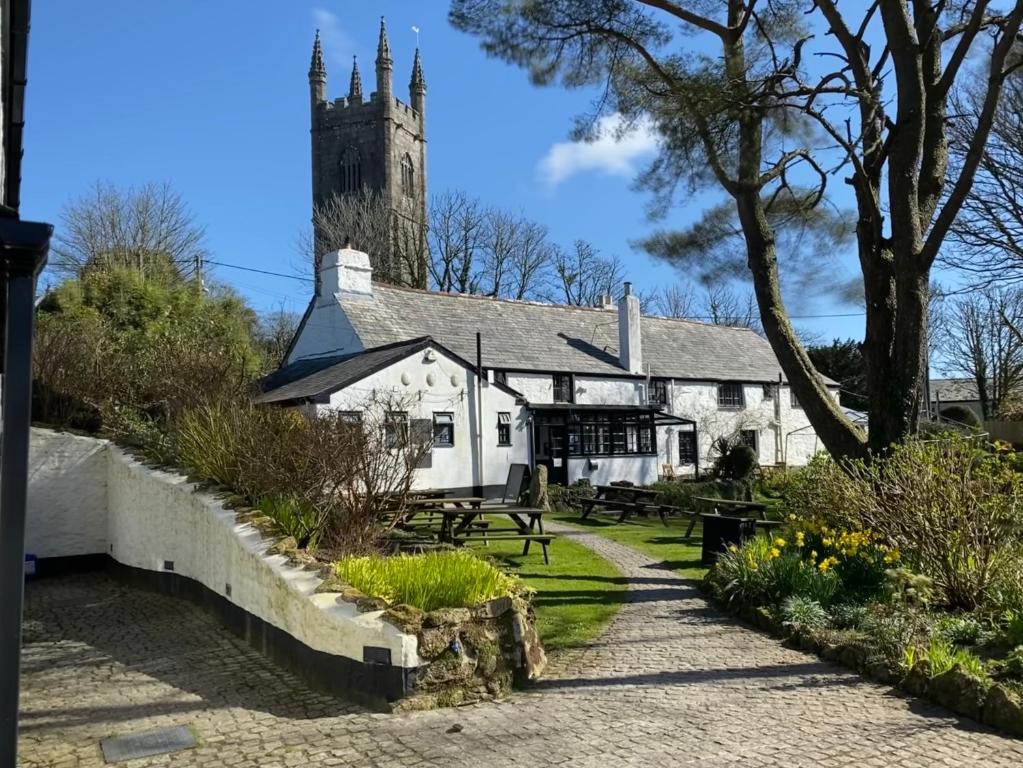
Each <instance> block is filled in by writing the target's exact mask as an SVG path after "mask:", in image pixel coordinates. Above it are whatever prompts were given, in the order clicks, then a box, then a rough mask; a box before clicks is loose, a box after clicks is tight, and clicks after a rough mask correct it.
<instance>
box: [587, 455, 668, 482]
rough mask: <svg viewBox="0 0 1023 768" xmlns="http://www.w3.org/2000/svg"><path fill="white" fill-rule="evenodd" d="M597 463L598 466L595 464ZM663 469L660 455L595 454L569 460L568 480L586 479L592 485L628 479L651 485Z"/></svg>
mask: <svg viewBox="0 0 1023 768" xmlns="http://www.w3.org/2000/svg"><path fill="white" fill-rule="evenodd" d="M594 464H596V467H594V466H593V465H594ZM660 469H661V462H660V458H659V457H658V456H594V457H593V458H592V460H591V459H589V458H572V459H569V460H568V482H569V484H572V483H574V482H576V481H577V480H581V479H586V480H589V481H590V485H609V484H610V483H612V482H615V481H618V480H628V481H629V482H631V483H635V484H636V485H650V483H653V482H654V481H656V480H657V475H658V474H659V472H660Z"/></svg>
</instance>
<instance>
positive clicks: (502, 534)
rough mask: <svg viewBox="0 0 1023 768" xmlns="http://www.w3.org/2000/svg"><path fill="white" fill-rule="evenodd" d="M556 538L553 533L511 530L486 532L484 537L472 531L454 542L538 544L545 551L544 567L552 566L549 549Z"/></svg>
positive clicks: (459, 535) (461, 535)
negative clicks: (521, 542) (520, 542)
mask: <svg viewBox="0 0 1023 768" xmlns="http://www.w3.org/2000/svg"><path fill="white" fill-rule="evenodd" d="M554 538H555V536H554V534H552V533H520V532H518V531H514V530H511V529H508V530H501V531H498V532H491V531H484V532H483V535H482V536H475V535H473V533H472V532H471V531H464V532H463V533H459V534H457V535H455V537H454V539H453V541H454V543H455V544H470V543H473V542H476V541H483V542H491V541H523V542H526V543H529V542H533V541H535V542H537V543H538V544H539V545H540V547H541V549H543V562H544V565H550V564H551V561H550V557H549V555H548V553H547V547H548V546H550V543H551V541H552V540H553V539H554Z"/></svg>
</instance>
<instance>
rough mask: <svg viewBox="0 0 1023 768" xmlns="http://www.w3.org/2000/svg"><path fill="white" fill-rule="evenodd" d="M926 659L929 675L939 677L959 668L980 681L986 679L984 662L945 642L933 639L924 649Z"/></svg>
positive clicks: (986, 673)
mask: <svg viewBox="0 0 1023 768" xmlns="http://www.w3.org/2000/svg"><path fill="white" fill-rule="evenodd" d="M924 650H925V655H924V658H926V659H927V660H928V661H929V662H930V665H931V675H932V676H934V675H941V674H944V673H945V672H948V671H949V670H950V669H952V668H953V667H955V666H957V665H958V666H959V667H960V668H961V669H962V670H963V671H964V672H967V673H969V674H971V675H973V676H974V677H976V678H978V679H980V680H987V679H988V672H987V668H986V667H985V666H984V662H983V661H981V660H980V659H979V658H978V657H977V656H975V655H974V654H972V653H970V652H969V651H967V650H966V649H964V648H956V647H954V646H953V645H952V644H951V643H949V642H948V641H947V640H943V639H941V638H933V639H932V640H931V642H930V644H929V645H928V646H927V647H926V648H925V649H924Z"/></svg>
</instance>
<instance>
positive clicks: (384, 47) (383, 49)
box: [377, 16, 394, 69]
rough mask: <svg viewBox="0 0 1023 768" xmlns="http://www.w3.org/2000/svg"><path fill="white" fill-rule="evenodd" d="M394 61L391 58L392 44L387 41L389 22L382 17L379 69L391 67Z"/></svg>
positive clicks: (378, 49)
mask: <svg viewBox="0 0 1023 768" xmlns="http://www.w3.org/2000/svg"><path fill="white" fill-rule="evenodd" d="M392 64H394V61H393V60H392V59H391V44H390V43H389V42H387V24H385V23H384V17H383V16H381V17H380V40H379V42H377V69H390V68H391V65H392Z"/></svg>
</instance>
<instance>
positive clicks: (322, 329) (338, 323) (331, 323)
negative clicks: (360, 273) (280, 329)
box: [284, 296, 372, 364]
mask: <svg viewBox="0 0 1023 768" xmlns="http://www.w3.org/2000/svg"><path fill="white" fill-rule="evenodd" d="M331 299H332V300H331V301H329V302H327V303H321V302H320V301H318V300H317V301H316V303H315V305H314V306H313V309H312V311H311V312H310V313H309V316H308V317H307V318H306V321H305V324H304V325H303V326H302V332H301V333H300V334H299V336H298V339H296V340H295V346H294V348H293V349H292V350H291V354H290V355H288V359H287V360H285V361H284V362H285V364H287V363H293V362H295V361H296V360H302V359H303V358H306V357H319V356H322V355H325V354H328V352H329V354H331V355H347V354H350V353H353V352H361V351H362V350H363V349H364V347H363V344H362V341H361V340H360V339H359V337H358V335H357V334H356V333H355V329H354V328H353V327H352V324H351V323H350V322H349V320H348V315H346V314H345V313H344V312H343V311H342V310H341V305H340V304H338V302H337V300H336V299H334V297H333V296H331ZM366 300H367V301H372V298H371V297H367V299H366Z"/></svg>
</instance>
